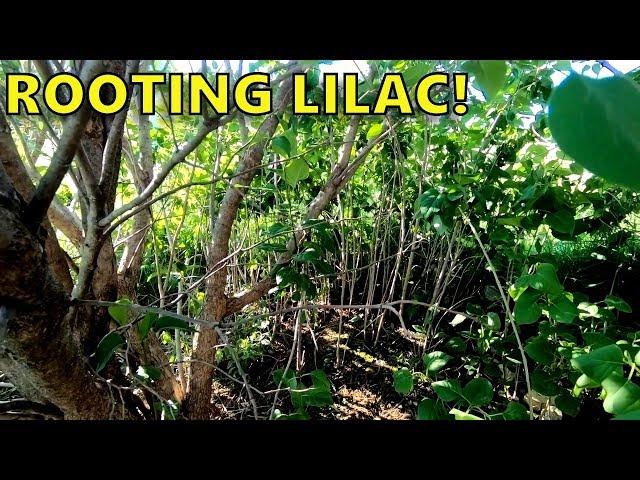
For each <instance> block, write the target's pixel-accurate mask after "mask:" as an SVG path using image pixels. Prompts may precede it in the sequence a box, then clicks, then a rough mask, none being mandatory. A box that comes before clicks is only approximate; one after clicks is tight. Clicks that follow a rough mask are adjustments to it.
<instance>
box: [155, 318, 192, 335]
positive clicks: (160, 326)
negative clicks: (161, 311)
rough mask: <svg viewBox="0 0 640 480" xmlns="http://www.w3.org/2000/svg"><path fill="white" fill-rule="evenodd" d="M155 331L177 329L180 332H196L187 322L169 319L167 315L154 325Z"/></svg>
mask: <svg viewBox="0 0 640 480" xmlns="http://www.w3.org/2000/svg"><path fill="white" fill-rule="evenodd" d="M152 328H153V329H154V330H157V331H160V330H164V329H167V328H177V329H179V330H188V331H190V332H193V331H195V330H194V329H193V328H192V327H190V326H189V324H188V323H187V322H185V321H184V320H182V319H180V318H175V317H169V316H167V315H163V316H161V317H159V318H158V319H157V320H156V321H155V322H154V323H153V327H152Z"/></svg>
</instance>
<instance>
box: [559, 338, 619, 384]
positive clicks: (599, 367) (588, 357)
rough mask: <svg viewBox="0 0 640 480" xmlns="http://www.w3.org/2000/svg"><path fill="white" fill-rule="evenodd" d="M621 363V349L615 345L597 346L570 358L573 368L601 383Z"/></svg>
mask: <svg viewBox="0 0 640 480" xmlns="http://www.w3.org/2000/svg"><path fill="white" fill-rule="evenodd" d="M621 364H622V350H620V347H618V346H617V345H607V346H606V347H601V348H597V349H595V350H593V351H591V352H589V353H587V354H585V355H580V356H579V357H577V358H574V359H573V360H571V365H572V366H573V368H575V369H577V370H580V371H581V372H582V373H584V374H585V375H586V376H587V377H589V378H590V379H591V380H593V381H594V382H597V383H602V381H603V380H604V379H605V378H607V377H608V376H609V375H611V373H612V372H613V371H614V370H616V369H617V368H618V367H619V366H620V365H621Z"/></svg>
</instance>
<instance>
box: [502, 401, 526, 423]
mask: <svg viewBox="0 0 640 480" xmlns="http://www.w3.org/2000/svg"><path fill="white" fill-rule="evenodd" d="M502 417H503V418H504V419H505V420H529V412H528V411H527V409H526V407H525V406H524V405H522V404H521V403H518V402H509V405H507V408H506V409H505V411H504V412H502Z"/></svg>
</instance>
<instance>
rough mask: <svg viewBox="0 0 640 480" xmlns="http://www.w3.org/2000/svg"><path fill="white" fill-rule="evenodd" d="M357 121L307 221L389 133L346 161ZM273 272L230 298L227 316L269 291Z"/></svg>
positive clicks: (290, 249) (292, 244)
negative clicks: (246, 290) (242, 292)
mask: <svg viewBox="0 0 640 480" xmlns="http://www.w3.org/2000/svg"><path fill="white" fill-rule="evenodd" d="M359 124H360V117H353V118H352V120H351V122H350V123H349V127H348V129H347V133H346V134H345V140H344V150H343V152H342V156H341V159H340V161H339V162H338V163H337V164H336V166H335V167H334V169H333V171H332V172H331V176H330V177H329V180H327V183H326V184H325V186H324V188H323V189H322V190H321V191H320V192H319V193H318V194H317V195H316V197H315V198H314V199H313V201H312V202H311V203H310V204H309V208H308V210H307V215H306V217H305V218H306V220H313V219H316V218H318V216H319V215H320V213H322V212H323V211H324V209H325V208H326V207H327V205H328V204H329V202H331V201H333V199H334V198H335V197H336V195H337V194H338V192H340V190H341V189H342V188H344V186H345V185H346V184H347V182H348V181H349V179H351V178H352V177H353V175H354V174H355V172H356V170H357V169H358V167H359V166H360V165H361V164H362V163H363V162H364V160H365V158H366V157H367V155H368V154H369V152H371V150H372V149H373V147H374V146H375V145H377V144H378V143H380V142H381V141H382V140H383V139H385V138H386V137H387V136H388V135H389V132H390V131H391V128H390V127H387V129H386V130H384V131H383V132H382V133H381V134H380V135H378V136H377V137H376V138H374V139H372V140H371V141H370V142H369V143H368V144H367V145H365V146H364V147H363V148H362V149H361V150H360V152H359V153H358V156H357V157H356V159H355V160H354V161H353V162H352V163H351V164H349V160H350V159H351V150H352V146H353V143H354V141H355V136H356V133H357V129H358V126H359ZM305 233H306V230H305V229H304V228H298V229H297V230H296V232H295V233H294V235H293V236H292V238H291V239H290V240H289V242H288V243H287V251H286V252H283V253H282V254H280V256H279V257H278V260H277V262H276V267H277V266H281V265H284V264H286V263H289V261H290V260H291V257H292V256H293V254H294V253H295V251H296V249H297V247H298V245H299V244H300V242H301V241H302V240H303V238H304V235H305ZM273 273H274V272H273V271H272V272H271V273H270V274H269V276H268V277H266V278H264V279H262V280H260V281H259V282H258V283H256V284H255V285H254V286H253V288H251V289H250V290H249V291H248V292H246V293H244V294H242V295H240V296H235V297H232V298H230V299H229V300H228V302H227V308H226V310H225V316H229V315H231V314H233V313H236V312H238V311H240V310H241V309H242V308H244V307H245V306H246V305H249V304H251V303H253V302H255V301H257V300H258V299H260V298H261V297H262V296H264V295H266V294H267V293H268V292H269V290H271V289H272V288H274V287H275V286H276V281H275V279H274V278H273Z"/></svg>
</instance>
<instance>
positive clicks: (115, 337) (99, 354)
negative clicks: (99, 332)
mask: <svg viewBox="0 0 640 480" xmlns="http://www.w3.org/2000/svg"><path fill="white" fill-rule="evenodd" d="M124 344H126V342H125V340H124V338H123V337H122V335H120V334H119V333H118V332H116V331H113V332H109V333H107V334H106V335H105V336H104V337H103V338H102V340H100V343H98V348H97V349H96V353H95V357H96V372H98V373H100V371H101V370H102V369H103V368H104V367H105V366H106V365H107V363H109V360H111V357H113V354H114V353H115V351H116V350H117V349H118V347H120V346H121V345H124Z"/></svg>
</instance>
